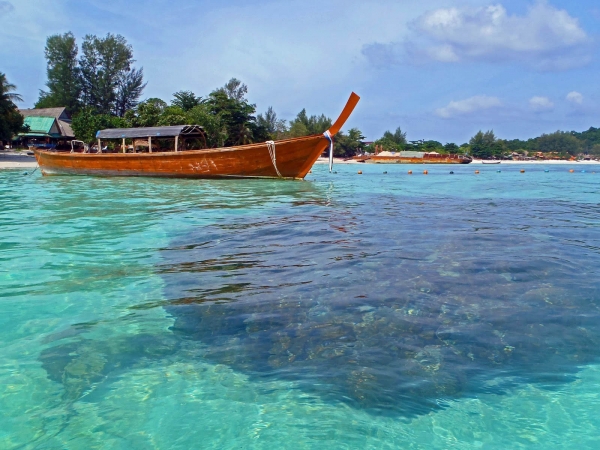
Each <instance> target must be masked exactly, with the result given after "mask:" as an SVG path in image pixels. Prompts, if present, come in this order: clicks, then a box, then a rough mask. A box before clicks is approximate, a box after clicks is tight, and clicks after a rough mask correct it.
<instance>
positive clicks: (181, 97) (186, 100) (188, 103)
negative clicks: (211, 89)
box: [171, 91, 202, 111]
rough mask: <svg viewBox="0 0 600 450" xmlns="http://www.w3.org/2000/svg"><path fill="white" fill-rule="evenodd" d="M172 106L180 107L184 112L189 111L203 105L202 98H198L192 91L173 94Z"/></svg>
mask: <svg viewBox="0 0 600 450" xmlns="http://www.w3.org/2000/svg"><path fill="white" fill-rule="evenodd" d="M173 97H174V99H173V100H172V101H171V105H172V106H178V107H179V108H181V109H182V110H184V111H189V110H190V109H192V108H195V107H196V106H198V105H199V104H201V103H202V97H196V94H194V93H193V92H192V91H178V92H175V93H174V94H173Z"/></svg>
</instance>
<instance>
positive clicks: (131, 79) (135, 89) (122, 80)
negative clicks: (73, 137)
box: [79, 33, 145, 115]
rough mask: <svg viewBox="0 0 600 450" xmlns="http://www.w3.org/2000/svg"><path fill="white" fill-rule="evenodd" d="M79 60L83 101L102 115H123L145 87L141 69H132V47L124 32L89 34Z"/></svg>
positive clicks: (133, 104)
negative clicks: (101, 36)
mask: <svg viewBox="0 0 600 450" xmlns="http://www.w3.org/2000/svg"><path fill="white" fill-rule="evenodd" d="M81 50H82V56H81V58H80V60H79V67H80V71H81V82H82V101H83V103H84V105H86V106H90V107H92V108H94V109H96V110H97V111H98V113H100V114H117V115H123V114H124V113H125V110H126V109H128V108H131V107H133V106H135V104H136V103H137V100H138V99H139V97H140V96H141V94H142V91H143V89H144V86H145V85H144V84H143V75H142V71H141V69H140V70H135V69H133V68H132V64H133V62H134V59H133V50H132V48H131V45H129V44H127V41H126V39H125V38H124V37H123V36H121V35H113V34H110V33H109V34H107V35H106V37H105V38H98V37H96V36H93V35H87V36H86V37H85V39H84V42H83V44H82V46H81Z"/></svg>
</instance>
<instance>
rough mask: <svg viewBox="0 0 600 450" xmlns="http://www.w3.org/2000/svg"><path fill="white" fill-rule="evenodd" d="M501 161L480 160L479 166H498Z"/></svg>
mask: <svg viewBox="0 0 600 450" xmlns="http://www.w3.org/2000/svg"><path fill="white" fill-rule="evenodd" d="M501 162H502V161H500V160H489V161H486V160H484V159H482V160H481V164H500V163H501Z"/></svg>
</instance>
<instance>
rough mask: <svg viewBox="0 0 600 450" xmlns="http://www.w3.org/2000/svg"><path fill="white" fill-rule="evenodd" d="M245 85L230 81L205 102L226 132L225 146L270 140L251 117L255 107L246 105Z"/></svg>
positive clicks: (267, 134) (263, 128)
mask: <svg viewBox="0 0 600 450" xmlns="http://www.w3.org/2000/svg"><path fill="white" fill-rule="evenodd" d="M246 92H247V88H246V85H244V84H242V83H241V82H240V81H239V80H236V79H232V80H230V81H229V83H228V84H226V85H225V87H224V88H220V89H217V90H215V91H213V92H211V93H210V95H209V96H208V100H207V102H206V103H207V105H208V106H209V108H210V110H211V112H212V114H213V115H215V116H219V119H220V122H221V124H222V125H224V127H225V129H226V130H227V137H226V139H225V145H227V146H229V145H242V144H249V143H252V142H261V141H266V140H268V139H269V138H270V136H269V133H268V131H267V129H266V128H265V127H264V126H262V125H260V124H258V123H257V122H256V117H255V116H254V115H253V114H254V113H255V111H256V106H255V105H253V104H250V103H248V101H247V100H246V99H245V97H244V94H245V93H246Z"/></svg>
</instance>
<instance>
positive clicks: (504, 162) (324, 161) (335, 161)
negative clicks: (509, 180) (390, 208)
mask: <svg viewBox="0 0 600 450" xmlns="http://www.w3.org/2000/svg"><path fill="white" fill-rule="evenodd" d="M328 163H329V159H328V158H322V157H320V158H319V159H317V161H316V162H315V164H328ZM333 164H365V165H375V164H373V163H359V162H358V161H354V160H349V161H344V160H343V159H342V158H333ZM396 164H398V165H405V166H418V165H420V164H410V163H387V164H386V163H378V164H377V165H380V166H393V165H396ZM423 164H428V163H423ZM472 164H475V165H488V164H487V163H486V164H484V163H483V162H482V160H481V159H474V160H473V161H472V162H471V163H470V164H433V165H436V166H470V165H472ZM511 164H523V165H543V164H562V165H565V164H572V165H574V166H577V165H600V161H564V160H542V161H539V160H536V161H513V160H510V159H506V160H502V161H501V162H500V164H489V165H490V166H501V165H511Z"/></svg>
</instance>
